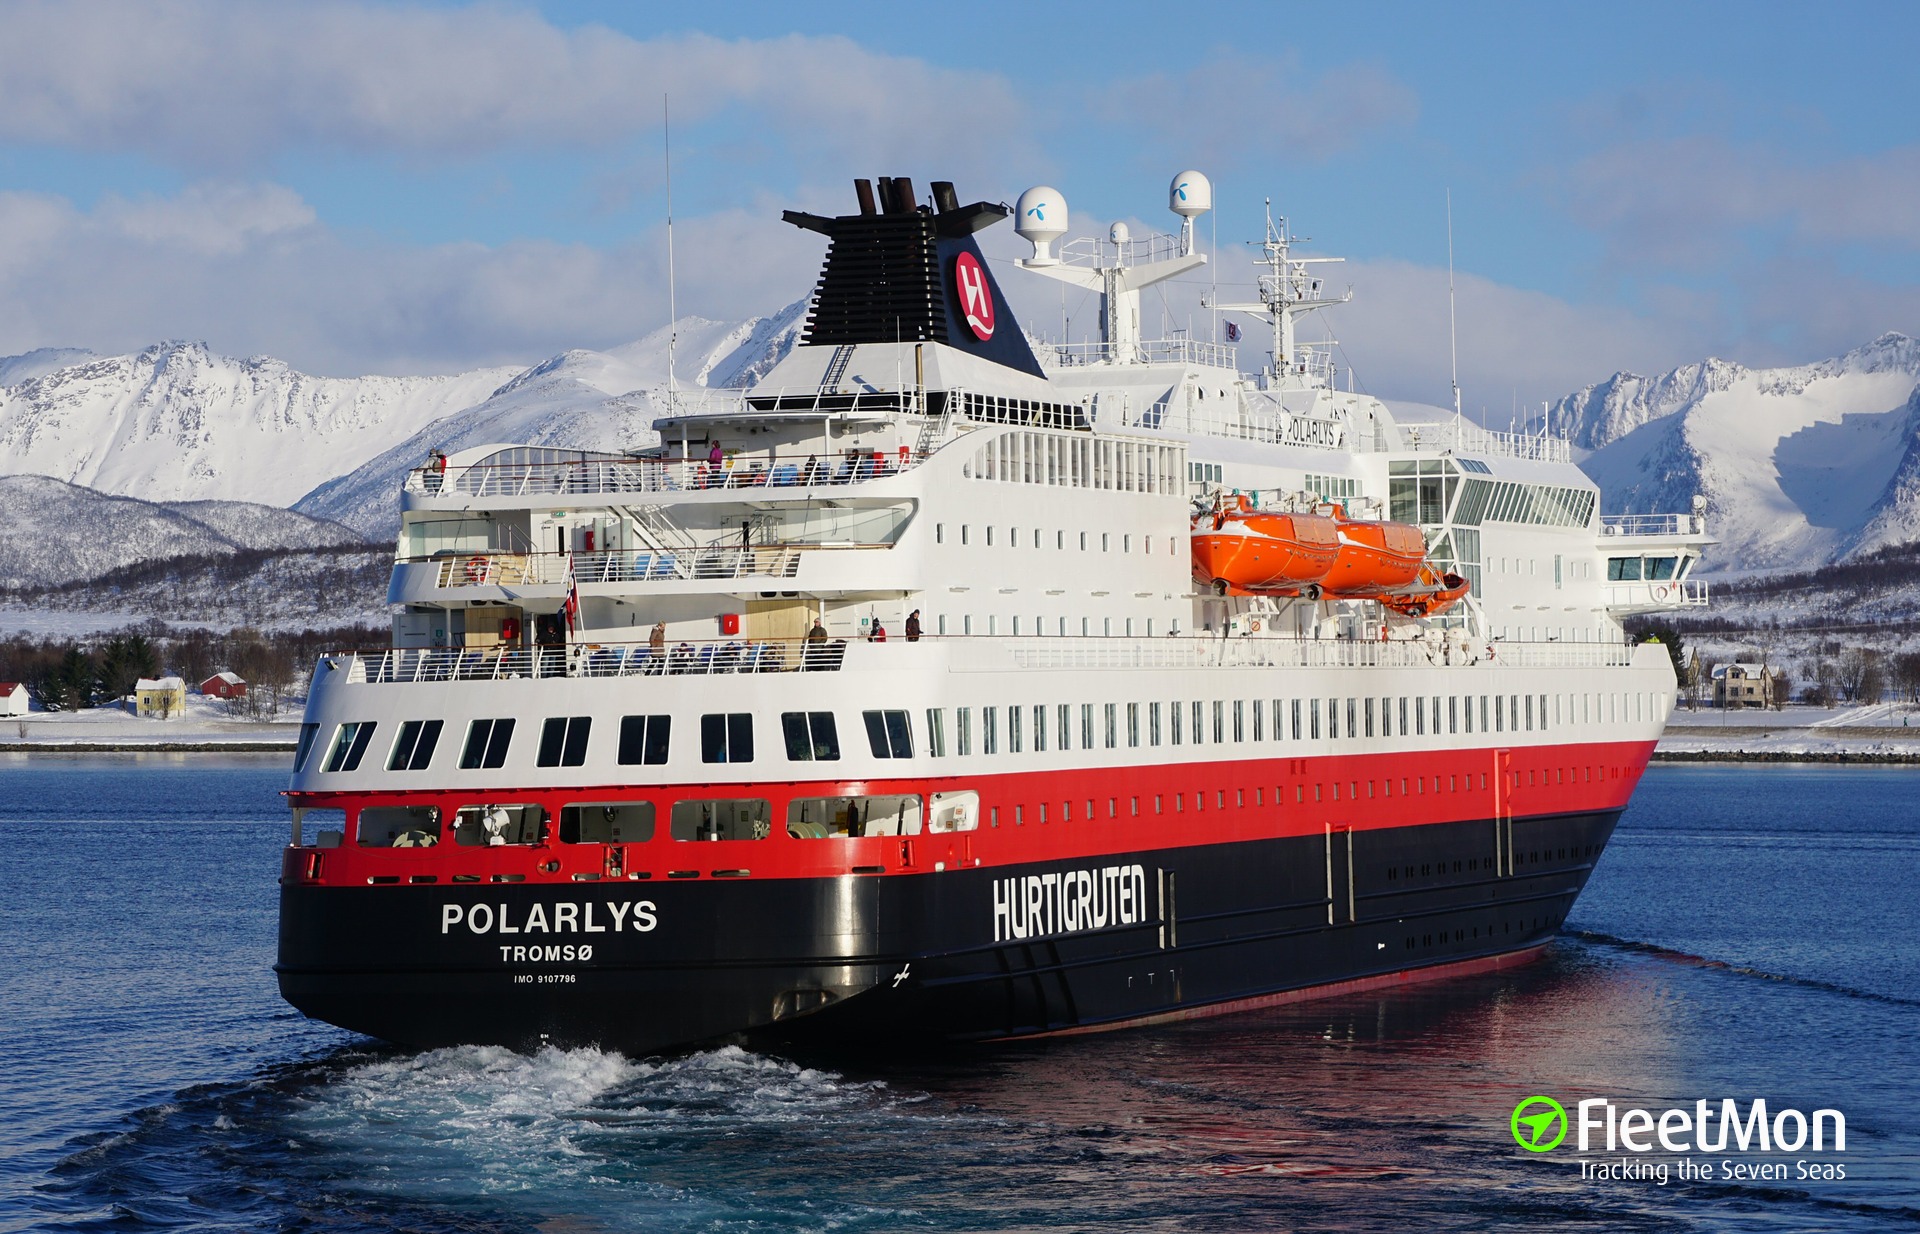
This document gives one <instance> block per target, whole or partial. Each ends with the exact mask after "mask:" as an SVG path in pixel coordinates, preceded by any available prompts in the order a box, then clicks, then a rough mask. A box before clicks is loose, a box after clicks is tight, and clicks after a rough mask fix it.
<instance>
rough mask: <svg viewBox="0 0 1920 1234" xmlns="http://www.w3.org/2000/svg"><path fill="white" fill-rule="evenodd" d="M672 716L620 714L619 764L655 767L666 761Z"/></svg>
mask: <svg viewBox="0 0 1920 1234" xmlns="http://www.w3.org/2000/svg"><path fill="white" fill-rule="evenodd" d="M672 723H673V717H672V716H621V717H620V765H621V766H623V767H637V766H640V765H642V764H646V765H649V766H654V767H657V766H659V765H660V764H662V763H664V762H666V761H667V739H668V734H669V733H670V732H671V731H672V730H671V725H672Z"/></svg>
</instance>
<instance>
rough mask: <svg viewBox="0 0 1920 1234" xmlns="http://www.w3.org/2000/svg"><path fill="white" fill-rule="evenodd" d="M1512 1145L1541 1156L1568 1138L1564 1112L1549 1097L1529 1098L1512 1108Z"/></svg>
mask: <svg viewBox="0 0 1920 1234" xmlns="http://www.w3.org/2000/svg"><path fill="white" fill-rule="evenodd" d="M1508 1125H1509V1126H1510V1127H1511V1128H1512V1129H1513V1142H1514V1143H1515V1144H1518V1145H1519V1146H1520V1147H1522V1148H1524V1149H1526V1150H1527V1151H1528V1152H1530V1153H1544V1152H1547V1151H1548V1150H1550V1149H1552V1148H1553V1147H1554V1146H1555V1145H1556V1144H1558V1143H1560V1141H1562V1140H1564V1139H1566V1138H1567V1109H1566V1107H1565V1106H1563V1105H1561V1104H1560V1103H1559V1102H1558V1101H1555V1100H1554V1099H1553V1098H1551V1097H1538V1096H1535V1097H1529V1098H1527V1099H1526V1100H1525V1101H1522V1102H1521V1103H1520V1104H1519V1105H1517V1106H1514V1107H1513V1118H1512V1119H1510V1120H1509V1122H1508Z"/></svg>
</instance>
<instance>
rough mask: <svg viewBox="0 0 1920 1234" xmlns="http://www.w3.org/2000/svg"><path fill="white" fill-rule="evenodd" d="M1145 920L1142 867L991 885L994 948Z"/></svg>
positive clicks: (1110, 868) (1061, 873) (1058, 874)
mask: <svg viewBox="0 0 1920 1234" xmlns="http://www.w3.org/2000/svg"><path fill="white" fill-rule="evenodd" d="M1147 919H1148V918H1147V873H1146V870H1145V869H1144V868H1143V867H1141V866H1137V865H1131V866H1100V867H1099V868H1097V869H1091V870H1060V871H1056V872H1054V873H1051V874H1028V875H1025V876H1023V877H1020V878H996V879H994V880H993V941H994V942H996V943H998V942H1005V941H1006V940H1007V939H1010V938H1014V939H1020V938H1040V937H1042V936H1045V935H1049V934H1079V933H1082V932H1084V931H1087V930H1104V929H1106V928H1107V927H1108V926H1116V925H1139V924H1140V923H1141V922H1143V921H1146V920H1147Z"/></svg>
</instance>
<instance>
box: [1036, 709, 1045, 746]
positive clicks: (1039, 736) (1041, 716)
mask: <svg viewBox="0 0 1920 1234" xmlns="http://www.w3.org/2000/svg"><path fill="white" fill-rule="evenodd" d="M1033 752H1034V753H1035V754H1045V753H1046V752H1047V709H1046V708H1045V707H1035V708H1034V709H1033Z"/></svg>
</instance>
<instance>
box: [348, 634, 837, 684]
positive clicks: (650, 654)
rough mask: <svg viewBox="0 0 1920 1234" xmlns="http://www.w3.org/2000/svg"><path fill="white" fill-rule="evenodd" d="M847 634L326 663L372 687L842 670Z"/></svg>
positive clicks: (392, 655)
mask: <svg viewBox="0 0 1920 1234" xmlns="http://www.w3.org/2000/svg"><path fill="white" fill-rule="evenodd" d="M846 652H847V644H846V642H845V640H842V639H827V640H818V641H809V640H806V639H764V638H757V639H720V640H712V641H705V642H700V643H690V642H674V643H671V644H669V645H663V646H659V647H656V646H654V645H652V644H651V643H618V642H576V643H570V644H567V645H566V646H557V647H495V648H474V647H469V648H451V647H418V648H393V649H391V650H388V651H384V652H373V653H367V654H361V653H357V652H342V653H338V654H336V655H331V656H327V657H325V658H324V660H323V663H326V664H329V665H330V666H331V667H332V669H333V670H335V671H345V672H346V673H347V680H348V681H352V682H361V681H364V682H370V683H374V684H393V683H414V682H448V681H517V680H527V679H541V678H562V677H571V678H580V677H681V676H717V675H720V674H726V673H781V672H837V671H838V670H839V669H840V666H841V664H842V662H843V661H844V660H845V658H846Z"/></svg>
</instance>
